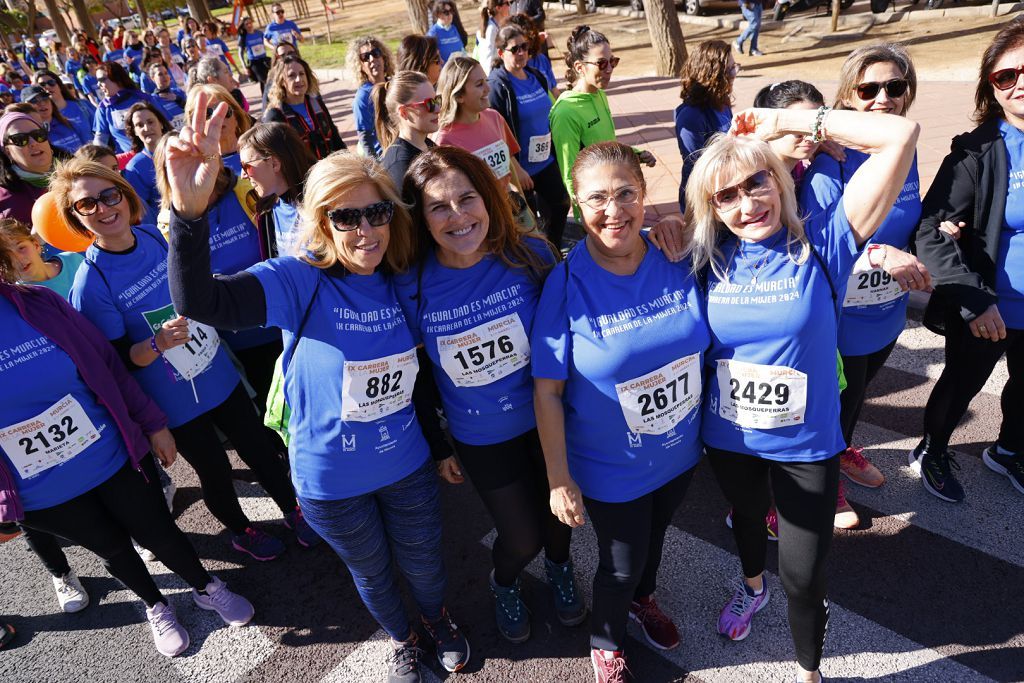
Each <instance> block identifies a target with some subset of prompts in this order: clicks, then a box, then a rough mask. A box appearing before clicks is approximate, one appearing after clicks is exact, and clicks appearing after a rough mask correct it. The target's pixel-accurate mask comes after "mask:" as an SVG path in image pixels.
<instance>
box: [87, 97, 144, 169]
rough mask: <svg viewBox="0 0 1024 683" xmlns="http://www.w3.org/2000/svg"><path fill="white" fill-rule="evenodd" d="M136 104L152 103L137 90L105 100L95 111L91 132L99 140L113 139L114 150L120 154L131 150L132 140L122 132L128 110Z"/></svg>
mask: <svg viewBox="0 0 1024 683" xmlns="http://www.w3.org/2000/svg"><path fill="white" fill-rule="evenodd" d="M136 102H152V98H150V97H149V95H147V94H145V93H143V92H140V91H138V90H127V89H125V90H121V91H120V92H118V93H117V94H116V95H114V96H113V97H108V98H105V99H104V100H103V101H102V102H101V103H100V106H99V107H97V109H96V120H95V122H94V124H93V132H95V133H96V134H98V135H99V136H100V140H103V141H107V140H108V139H111V138H112V139H113V145H114V150H115V151H116V152H117V153H118V154H120V153H121V152H128V151H130V150H131V148H132V140H131V138H130V137H128V133H126V132H125V130H124V122H125V119H126V118H127V117H128V110H129V109H131V108H132V105H133V104H135V103H136Z"/></svg>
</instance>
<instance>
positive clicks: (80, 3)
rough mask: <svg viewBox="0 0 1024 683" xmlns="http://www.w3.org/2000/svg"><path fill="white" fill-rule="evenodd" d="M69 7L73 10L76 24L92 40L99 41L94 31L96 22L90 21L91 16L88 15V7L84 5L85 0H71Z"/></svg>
mask: <svg viewBox="0 0 1024 683" xmlns="http://www.w3.org/2000/svg"><path fill="white" fill-rule="evenodd" d="M71 7H72V8H73V9H74V10H75V19H77V20H78V25H79V26H80V27H81V29H82V30H83V31H85V34H86V35H87V36H89V37H90V38H92V39H93V40H95V41H97V42H99V39H100V38H99V35H98V34H97V33H96V24H94V23H92V17H90V16H89V8H88V7H86V5H85V0H71Z"/></svg>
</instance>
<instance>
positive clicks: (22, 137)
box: [5, 128, 50, 147]
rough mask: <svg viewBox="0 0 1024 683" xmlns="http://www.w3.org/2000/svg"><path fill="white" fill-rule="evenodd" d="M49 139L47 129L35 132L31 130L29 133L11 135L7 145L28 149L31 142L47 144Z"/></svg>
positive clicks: (38, 129)
mask: <svg viewBox="0 0 1024 683" xmlns="http://www.w3.org/2000/svg"><path fill="white" fill-rule="evenodd" d="M49 139H50V134H49V133H47V132H46V129H45V128H36V129H35V130H30V131H28V132H27V133H11V134H10V135H8V136H7V141H6V142H5V144H8V145H14V146H15V147H26V146H28V142H29V140H35V141H36V142H46V141H47V140H49Z"/></svg>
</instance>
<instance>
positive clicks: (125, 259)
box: [69, 225, 239, 427]
mask: <svg viewBox="0 0 1024 683" xmlns="http://www.w3.org/2000/svg"><path fill="white" fill-rule="evenodd" d="M132 232H134V233H135V246H134V247H133V248H132V249H130V250H128V251H126V252H122V253H119V254H114V253H111V252H108V251H104V250H102V249H100V248H99V247H97V246H96V245H95V244H93V245H91V246H90V247H89V248H88V249H87V250H86V252H85V258H86V263H85V264H84V265H83V266H82V267H81V268H79V269H78V273H77V274H76V275H75V284H74V286H73V287H72V288H71V296H70V297H69V298H70V301H71V305H72V306H74V307H75V308H77V309H78V310H80V311H81V312H82V313H83V314H84V315H85V317H87V318H88V319H89V320H91V321H92V322H93V324H94V325H96V327H98V328H100V331H101V332H103V334H104V335H105V336H106V337H107V339H110V340H115V339H120V338H121V337H124V336H125V335H127V336H128V340H129V341H130V342H131V343H132V344H135V343H137V342H140V341H143V340H146V339H149V338H150V337H152V336H153V334H154V333H155V332H156V331H157V330H159V329H160V325H162V324H163V323H164V322H165V321H167V320H168V319H170V318H172V317H175V316H176V315H177V314H176V313H175V312H174V305H173V304H172V303H171V292H170V289H169V288H168V285H167V243H166V242H164V238H163V236H161V235H160V232H159V231H158V230H157V229H156V227H155V226H152V225H147V226H141V225H140V226H137V227H135V228H133V229H132ZM89 261H92V263H89ZM93 264H95V265H93ZM189 327H190V329H191V330H192V336H193V339H192V341H190V342H189V344H187V345H185V346H187V347H188V348H187V349H186V350H185V351H186V353H191V354H192V355H193V356H194V358H195V359H196V360H195V361H194V364H193V365H192V366H191V367H192V368H194V369H195V370H196V372H197V373H198V374H196V375H195V377H194V378H193V379H192V381H188V380H186V379H185V378H184V377H183V376H182V375H181V374H180V373H179V372H178V371H177V370H175V369H174V367H173V366H172V365H171V363H170V361H169V360H168V352H165V353H164V356H162V357H161V358H158V359H157V360H155V361H153V362H152V363H151V364H149V365H148V366H146V367H144V368H139V369H137V370H133V371H132V375H134V376H135V379H136V380H138V382H139V384H140V385H141V386H142V388H143V390H144V391H145V392H146V393H147V394H149V395H150V396H151V397H152V398H153V400H154V401H156V402H157V405H159V406H160V408H161V409H162V410H163V411H164V412H165V413H166V414H167V423H168V426H170V427H179V426H181V425H183V424H185V423H186V422H188V421H190V420H193V419H195V418H196V417H198V416H200V415H202V414H203V413H205V412H207V411H209V410H212V409H213V408H216V407H217V406H219V405H220V404H221V403H223V402H224V400H225V399H226V398H227V397H228V395H229V394H231V392H232V391H234V389H235V387H236V386H238V382H239V377H238V371H237V370H235V366H234V365H232V364H231V359H230V358H228V354H227V352H226V351H225V350H224V349H223V348H221V347H220V346H219V341H218V339H217V338H216V337H217V333H216V331H215V330H213V328H210V327H207V326H200V325H199V324H198V323H195V322H191V323H190V325H189ZM199 330H203V333H202V334H199ZM185 346H183V347H181V348H182V349H185ZM214 349H215V350H214ZM193 390H194V393H193ZM197 398H198V401H197V400H196V399H197Z"/></svg>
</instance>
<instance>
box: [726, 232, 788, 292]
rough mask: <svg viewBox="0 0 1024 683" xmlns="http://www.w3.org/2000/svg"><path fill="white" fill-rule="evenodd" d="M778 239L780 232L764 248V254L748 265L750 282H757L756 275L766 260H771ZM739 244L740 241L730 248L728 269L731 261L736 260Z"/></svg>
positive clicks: (766, 262)
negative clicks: (750, 265) (733, 247)
mask: <svg viewBox="0 0 1024 683" xmlns="http://www.w3.org/2000/svg"><path fill="white" fill-rule="evenodd" d="M779 239H781V233H780V235H779V236H776V237H775V240H774V241H772V243H771V245H769V246H768V247H766V248H765V254H764V256H763V257H761V258H760V259H759V260H758V261H757V262H756V263H755V264H754V266H753V267H752V268H751V267H749V266H748V269H749V270H750V284H752V285H756V284H757V276H758V275H759V274H760V272H761V269H762V268H764V267H765V266H766V265H768V261H770V260H771V258H772V256H774V255H775V246H776V245H777V244H778V242H779ZM740 244H742V242H737V243H736V248H735V249H733V250H732V256H730V257H729V269H730V270H731V269H732V264H733V261H735V260H736V254H737V253H739V250H740Z"/></svg>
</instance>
